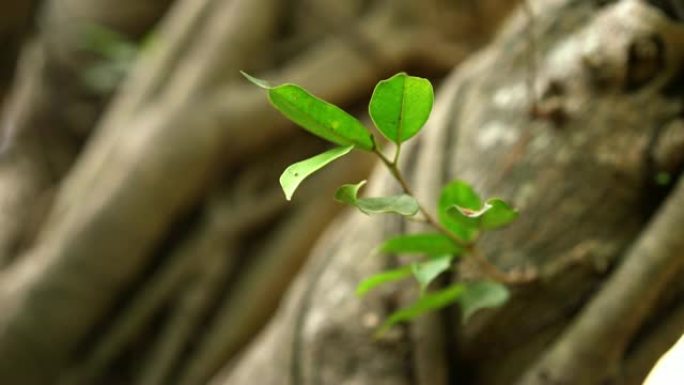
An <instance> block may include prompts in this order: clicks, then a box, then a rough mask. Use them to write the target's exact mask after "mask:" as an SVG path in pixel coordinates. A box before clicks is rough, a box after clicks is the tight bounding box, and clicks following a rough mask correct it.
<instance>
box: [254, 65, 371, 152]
mask: <svg viewBox="0 0 684 385" xmlns="http://www.w3.org/2000/svg"><path fill="white" fill-rule="evenodd" d="M243 75H244V76H245V77H246V78H247V79H248V80H249V81H251V82H252V83H254V84H256V85H257V86H259V87H261V88H264V89H266V90H267V91H268V98H269V100H270V101H271V104H273V106H274V107H275V108H276V109H277V110H278V111H280V112H281V113H282V114H283V115H285V117H287V118H288V119H290V120H291V121H293V122H295V123H296V124H298V125H299V126H301V127H302V128H304V129H305V130H307V131H309V132H310V133H312V134H314V135H316V136H318V137H320V138H323V139H325V140H328V141H330V142H333V143H336V144H338V145H340V146H349V145H354V146H356V147H358V148H360V149H362V150H366V151H372V150H373V148H374V146H375V145H374V142H373V138H372V136H371V134H370V132H368V130H367V129H366V127H364V125H363V124H362V123H361V122H359V120H358V119H356V118H355V117H353V116H351V115H349V114H348V113H346V112H345V111H343V110H342V109H340V108H339V107H337V106H335V105H333V104H330V103H328V102H326V101H324V100H322V99H319V98H317V97H315V96H313V95H311V94H310V93H309V92H307V91H306V90H304V89H303V88H301V87H299V86H297V85H295V84H282V85H279V86H275V87H273V86H271V85H270V84H269V83H268V82H266V81H263V80H261V79H257V78H255V77H253V76H250V75H247V74H246V73H244V72H243Z"/></svg>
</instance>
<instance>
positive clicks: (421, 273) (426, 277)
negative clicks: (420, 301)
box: [411, 255, 454, 293]
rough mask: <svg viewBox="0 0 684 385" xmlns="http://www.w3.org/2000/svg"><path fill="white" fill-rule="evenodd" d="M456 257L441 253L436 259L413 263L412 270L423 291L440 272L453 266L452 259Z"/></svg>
mask: <svg viewBox="0 0 684 385" xmlns="http://www.w3.org/2000/svg"><path fill="white" fill-rule="evenodd" d="M452 259H454V257H453V256H452V255H441V256H439V257H436V258H434V259H430V260H427V261H425V262H416V263H412V264H411V271H412V272H413V276H414V277H416V280H417V281H418V284H419V285H420V291H421V293H424V292H425V289H427V287H428V286H429V285H430V283H432V281H434V280H435V278H437V277H438V276H439V275H440V274H442V273H443V272H445V271H447V270H449V267H451V260H452Z"/></svg>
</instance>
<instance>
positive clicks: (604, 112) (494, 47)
mask: <svg viewBox="0 0 684 385" xmlns="http://www.w3.org/2000/svg"><path fill="white" fill-rule="evenodd" d="M533 8H534V9H535V10H536V12H535V13H536V17H535V26H536V27H535V28H536V31H535V35H536V36H537V41H538V43H537V49H538V50H537V52H536V53H535V54H536V55H537V57H538V58H539V59H538V60H539V62H538V64H537V66H536V67H537V72H536V73H535V74H534V75H535V78H536V81H535V83H536V89H535V92H536V96H531V95H528V92H527V91H528V89H527V88H526V84H528V82H527V80H526V77H527V76H528V75H529V70H528V69H529V66H530V60H531V57H532V54H531V53H530V52H529V50H528V47H529V46H528V45H527V43H526V42H527V40H526V39H525V36H526V34H527V33H528V32H527V31H526V28H525V25H526V18H525V16H524V15H522V14H520V15H518V16H517V17H516V18H515V19H514V20H513V21H512V22H511V23H510V24H509V25H508V27H507V28H506V29H505V31H504V32H503V33H502V35H501V36H500V37H499V38H498V40H497V41H495V42H494V43H493V44H491V45H490V47H488V49H486V50H485V51H484V52H482V53H480V54H478V55H477V56H476V57H475V58H473V59H471V60H469V61H468V62H467V63H466V64H464V65H462V66H461V67H460V68H458V69H457V70H456V72H455V74H454V75H453V76H452V77H451V78H450V79H449V80H448V81H446V82H445V83H444V85H443V87H442V90H441V91H440V95H441V96H440V101H439V103H438V104H437V107H436V110H437V112H438V116H437V117H434V118H433V119H432V120H431V121H430V122H429V123H428V127H426V128H425V130H424V133H423V134H422V136H421V139H420V142H419V143H418V144H417V145H416V147H414V148H413V152H412V153H411V154H410V155H408V158H409V159H408V161H407V166H408V168H409V175H411V178H410V179H411V181H412V183H413V184H414V185H415V186H418V187H419V188H420V189H421V193H420V194H419V195H420V197H421V198H422V199H425V200H426V201H428V202H430V201H433V200H434V198H433V197H434V196H435V195H436V194H437V192H438V186H439V185H440V184H443V183H445V182H447V181H449V180H451V179H452V178H456V177H458V178H461V179H465V180H467V181H469V182H471V183H473V184H474V185H475V187H476V189H477V190H478V191H479V192H481V193H482V195H483V196H485V197H489V196H501V197H504V198H506V199H509V200H511V201H512V202H514V204H515V205H517V206H518V207H519V208H520V210H521V212H522V213H523V214H522V216H521V218H520V220H519V221H517V222H516V224H515V225H514V226H511V227H510V228H509V229H507V230H504V231H501V232H497V233H495V234H491V235H490V236H487V237H486V239H484V240H483V241H482V247H483V249H484V250H485V254H486V255H487V256H488V257H489V258H490V260H491V261H493V262H494V263H496V264H497V265H499V266H500V267H501V268H502V269H509V268H514V267H520V266H524V265H527V264H532V265H534V266H535V267H536V268H538V269H539V270H540V272H541V275H542V279H541V280H540V281H539V282H536V283H534V284H531V285H529V286H525V287H520V288H518V289H516V290H515V291H514V297H513V298H512V300H510V301H509V303H508V304H507V305H506V306H504V307H503V308H500V309H497V310H494V311H488V312H483V313H481V314H479V315H477V316H476V317H475V318H474V319H472V320H471V321H470V322H468V323H467V324H466V325H461V324H460V323H459V322H458V321H457V320H458V316H457V314H449V313H448V312H447V314H443V315H442V316H441V317H440V318H438V319H437V320H435V319H426V320H422V321H419V322H417V323H415V324H412V325H409V326H407V327H406V328H399V329H397V330H395V334H393V335H391V336H390V337H388V338H384V339H381V340H374V339H373V338H371V336H372V331H373V326H375V324H376V323H377V320H378V319H381V318H382V317H383V316H385V315H386V314H387V312H388V310H391V309H392V308H394V307H395V306H396V305H397V298H403V297H405V296H407V295H410V294H406V293H405V291H403V290H402V291H399V292H384V293H380V294H376V295H374V296H370V297H369V298H368V299H365V300H363V301H360V300H359V299H358V298H356V297H355V295H354V287H355V285H356V283H357V282H358V281H359V280H360V279H361V278H362V277H364V276H368V275H371V274H372V273H374V272H376V271H377V270H378V269H379V268H381V267H383V265H385V264H386V262H383V261H381V260H378V259H373V258H367V257H365V256H367V255H368V254H369V252H370V251H371V249H372V248H373V247H374V246H375V245H376V243H377V242H378V241H379V240H380V239H382V238H383V236H387V235H388V234H389V233H390V232H388V229H391V230H396V229H397V227H398V225H397V224H396V223H394V225H391V224H390V225H384V226H383V225H382V223H381V222H379V220H377V219H368V218H366V217H363V216H360V215H357V216H350V217H348V218H346V219H345V220H344V221H343V222H340V223H337V224H336V225H335V226H334V227H333V228H332V229H331V231H330V233H329V235H328V236H326V237H324V238H323V239H322V240H321V242H320V244H319V246H318V249H317V251H316V252H315V253H314V259H313V262H312V263H311V265H310V266H308V267H307V269H306V271H305V272H304V273H303V274H302V276H301V277H300V278H299V279H298V281H297V283H296V285H295V286H294V287H293V289H292V290H291V291H290V293H289V295H288V297H287V301H286V303H285V305H284V306H283V307H282V309H281V311H280V312H279V315H278V316H277V317H276V318H275V319H274V321H273V322H272V323H271V325H270V327H269V328H268V329H267V331H266V332H264V333H263V334H262V336H261V337H260V338H259V339H258V340H257V341H256V342H255V343H254V344H253V345H252V347H251V348H250V349H249V350H248V352H247V353H246V354H245V355H244V356H242V358H241V359H240V360H239V361H238V362H237V363H236V364H235V366H234V367H233V368H232V370H230V371H229V372H228V373H227V374H226V375H225V377H223V378H221V379H219V380H217V382H216V383H217V384H219V383H220V384H230V385H238V384H244V383H248V382H249V381H250V379H256V378H259V379H260V380H263V382H264V383H268V384H296V385H302V384H342V383H344V384H370V383H373V384H415V383H419V384H425V385H427V384H447V383H462V381H467V383H472V384H487V385H489V384H492V385H493V384H501V385H504V384H512V383H515V382H516V380H517V379H519V378H520V377H521V376H523V375H524V374H525V373H526V372H527V374H525V377H523V378H522V379H521V380H520V381H521V382H520V384H554V385H556V384H573V385H574V384H582V385H583V384H587V385H589V384H603V383H605V381H608V380H609V379H613V380H617V381H618V382H617V383H621V381H624V382H628V383H637V382H638V379H636V378H625V377H624V376H625V375H629V374H630V371H629V370H625V371H624V372H621V364H622V361H623V360H624V359H625V358H626V357H627V356H629V354H630V353H629V351H628V349H629V347H630V346H631V345H632V344H633V343H634V341H636V340H637V339H636V336H635V334H636V332H637V330H638V329H639V328H642V327H643V328H646V329H645V330H649V329H652V330H655V329H657V328H658V324H657V321H656V320H654V319H651V321H650V322H646V317H645V315H646V314H647V313H648V312H646V311H645V309H651V307H652V306H661V307H662V308H663V309H667V308H668V307H670V306H673V305H674V304H677V303H681V300H682V295H681V291H678V290H677V289H676V287H672V285H671V284H672V283H674V282H675V281H676V280H675V277H681V276H682V275H681V274H682V271H681V261H682V259H683V258H682V256H681V254H679V253H680V250H681V247H679V246H677V245H676V244H675V243H677V242H678V241H677V242H674V243H671V242H670V241H669V240H668V239H670V238H669V237H673V238H672V239H674V238H677V239H680V238H681V237H680V236H679V235H678V234H677V233H676V231H677V230H676V229H675V227H674V226H675V225H674V223H681V219H679V218H678V217H677V215H679V214H677V213H676V212H674V213H672V211H673V210H676V209H678V207H679V206H680V205H679V206H678V204H677V202H678V200H679V199H681V198H680V195H681V192H680V191H677V190H675V191H674V192H673V193H672V194H673V197H672V202H670V203H668V204H667V205H662V206H661V205H660V203H661V202H662V197H663V196H664V194H665V192H666V191H667V188H666V187H657V186H656V185H655V182H654V178H655V176H656V174H657V173H658V172H659V171H665V170H666V171H668V172H671V173H673V174H676V173H677V172H678V170H679V168H680V166H681V163H680V162H679V160H681V159H679V160H674V161H673V156H674V158H677V156H676V153H677V152H680V151H681V149H682V144H684V143H682V142H681V141H672V140H669V141H668V145H669V146H672V147H671V148H676V149H677V150H676V151H673V152H671V153H670V154H671V155H668V156H658V155H657V153H658V151H660V150H659V148H660V146H659V145H658V143H662V141H661V139H662V138H661V135H663V134H664V133H665V132H667V131H672V130H680V129H681V123H679V122H680V120H679V119H680V118H679V116H680V114H681V91H682V90H681V89H680V88H679V85H678V80H679V75H680V71H681V64H682V58H683V56H682V54H683V52H682V51H681V42H682V38H684V28H682V26H681V25H680V24H678V23H677V22H675V21H673V20H671V19H668V18H667V17H666V16H665V15H664V14H663V13H661V12H660V11H659V10H658V9H656V8H652V7H649V6H648V5H646V4H644V3H641V2H638V1H621V2H617V3H615V4H607V5H606V4H598V3H595V2H591V1H571V0H566V1H547V2H543V5H542V2H539V3H534V4H533ZM531 101H532V102H533V103H530V102H531ZM674 127H678V128H676V129H675V128H674ZM674 137H676V136H674V135H672V136H670V138H674ZM664 159H668V161H663V160H664ZM373 185H374V186H375V188H374V189H373V191H372V193H387V192H388V191H391V190H392V188H393V187H392V182H391V180H390V178H389V177H388V176H386V175H382V172H381V171H378V172H377V173H376V174H375V179H374V184H373ZM656 210H658V216H657V219H656V220H654V221H653V223H651V224H649V222H648V219H649V218H650V217H651V216H652V214H653V212H654V211H656ZM666 218H667V219H666ZM640 233H641V234H643V235H640ZM667 234H670V235H667ZM652 236H653V237H654V239H651V238H650V237H652ZM637 239H639V241H638V242H637V243H636V244H635V243H634V242H635V240H637ZM648 245H651V246H648ZM653 245H658V246H657V247H653ZM628 250H629V252H627V253H625V252H626V251H628ZM622 255H626V258H625V260H624V262H623V265H622V266H621V267H620V266H619V265H620V262H619V260H620V256H622ZM635 261H636V264H635ZM639 261H641V262H639ZM659 261H660V262H659ZM639 263H640V264H641V265H642V266H641V267H639ZM616 266H618V267H616ZM638 271H641V272H642V273H637V272H638ZM634 274H637V276H639V277H640V278H639V279H636V280H634V279H629V278H627V277H628V276H634ZM639 274H643V276H641V275H639ZM455 278H456V277H455ZM654 281H655V282H657V283H658V284H657V285H656V284H655V282H654ZM629 285H631V289H629V287H630V286H629ZM668 285H669V288H670V289H674V290H673V291H672V294H670V295H669V297H666V298H669V300H667V301H665V300H661V301H658V300H657V299H656V298H658V297H660V296H663V293H664V292H665V290H666V287H668ZM615 292H617V293H621V294H622V295H625V296H627V295H628V293H634V294H633V295H634V298H631V299H628V297H617V298H619V299H617V300H614V301H616V302H617V303H611V301H610V300H609V298H616V297H612V296H614V295H615ZM596 293H599V294H598V296H597V297H596V300H592V301H590V303H591V305H589V306H588V307H587V308H586V309H584V310H583V311H581V312H579V310H580V309H582V308H583V306H584V304H585V303H586V302H587V301H588V300H589V298H590V297H591V296H592V294H596ZM611 293H612V294H611ZM638 293H641V294H644V296H643V297H641V296H639V294H638ZM599 298H606V300H602V299H599ZM399 302H401V301H399ZM607 304H611V306H608V305H607ZM674 319H675V320H676V319H678V318H676V317H675V318H674ZM673 322H677V321H673ZM678 322H681V320H679V321H678ZM615 323H619V324H620V325H621V326H620V327H617V325H615ZM425 324H427V325H431V327H430V328H426V327H425V326H424V325H425ZM623 324H624V325H623ZM614 326H615V327H614ZM682 326H683V325H682V324H681V323H678V330H680V331H681V330H682ZM675 329H677V327H675ZM578 330H583V332H582V331H578ZM645 330H643V331H642V333H647V332H646V331H645ZM426 333H427V334H426ZM578 333H581V334H584V335H585V336H584V337H578V336H577V334H578ZM664 334H666V335H663V336H662V338H664V340H665V341H667V342H666V344H667V343H672V342H673V341H674V339H675V338H676V337H675V336H676V333H672V334H667V333H664ZM673 334H674V336H673ZM587 336H593V337H589V338H590V339H589V340H587V339H586V338H587ZM583 338H584V339H583ZM591 338H594V339H593V340H592V339H591ZM444 339H446V341H447V343H446V346H445V347H444V350H443V351H441V352H438V354H435V349H434V346H435V345H432V346H433V349H432V350H430V349H429V348H428V349H425V347H424V346H425V341H426V340H428V341H434V340H436V341H441V340H444ZM437 346H439V345H437ZM426 351H428V352H431V353H432V354H433V355H435V357H431V358H430V359H425V357H424V356H422V355H424V354H425V352H426ZM588 352H591V355H587V353H588ZM371 357H372V359H371ZM542 357H546V360H544V359H542V360H541V361H538V360H539V359H540V358H542ZM578 363H581V364H578ZM576 364H577V365H576ZM443 365H447V367H443ZM444 373H446V374H444ZM631 374H632V375H635V376H642V375H643V373H638V371H635V372H632V373H631ZM450 381H451V382H450Z"/></svg>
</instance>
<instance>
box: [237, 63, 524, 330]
mask: <svg viewBox="0 0 684 385" xmlns="http://www.w3.org/2000/svg"><path fill="white" fill-rule="evenodd" d="M243 75H244V76H245V77H246V78H247V79H248V80H250V81H251V82H252V83H254V84H256V85H257V86H259V87H261V88H263V89H265V90H266V91H267V92H268V98H269V99H270V101H271V103H272V104H273V106H274V107H275V108H276V109H277V110H279V111H280V112H281V113H282V114H283V115H285V116H286V117H287V118H288V119H290V120H291V121H293V122H295V123H296V124H298V125H299V126H301V127H302V128H304V129H305V130H307V131H309V132H310V133H312V134H314V135H316V136H318V137H320V138H322V139H325V140H327V141H329V142H332V143H334V144H335V145H336V147H334V148H332V149H330V150H328V151H326V152H324V153H322V154H319V155H316V156H314V157H312V158H309V159H306V160H303V161H301V162H298V163H295V164H293V165H291V166H289V167H288V168H287V169H286V170H285V172H283V174H282V176H281V177H280V184H281V186H282V189H283V192H284V193H285V197H286V198H287V199H288V200H290V199H291V198H292V195H293V194H294V192H295V190H296V189H297V187H298V186H299V184H300V183H301V182H302V181H303V180H304V179H306V178H307V177H308V176H309V175H311V174H313V173H315V172H316V171H318V170H320V169H322V168H323V167H325V166H326V165H328V164H330V163H331V162H333V161H334V160H336V159H339V158H341V157H343V156H345V155H347V154H349V153H350V152H351V151H352V150H361V151H368V152H372V153H374V154H375V155H377V157H378V158H379V159H380V161H381V162H382V164H384V165H385V166H386V167H387V169H388V170H389V172H390V173H391V174H392V176H393V177H394V178H395V179H396V180H397V182H398V183H399V185H400V186H401V188H402V190H403V194H400V195H394V196H386V197H365V198H360V197H359V190H360V189H361V188H362V187H363V185H364V184H365V183H366V181H361V182H359V183H357V184H347V185H343V186H341V187H340V188H339V189H338V190H337V192H336V194H335V199H336V200H338V201H339V202H342V203H346V204H349V205H351V206H354V207H356V208H357V209H359V210H360V211H362V212H363V213H365V214H369V215H372V214H383V213H392V214H398V215H402V216H405V217H408V218H410V219H413V220H419V221H423V222H425V223H426V224H427V225H429V226H430V227H431V228H432V231H431V232H426V233H417V234H404V235H398V236H396V237H394V238H391V239H389V240H387V241H385V242H384V243H383V244H382V245H380V246H379V248H378V250H379V252H381V253H384V254H395V255H399V254H407V255H421V256H422V259H420V260H416V261H414V262H412V263H410V264H409V265H407V266H402V267H399V268H396V269H392V270H388V271H384V272H381V273H379V274H376V275H373V276H371V277H369V278H367V279H365V280H363V281H362V282H361V283H360V284H359V285H358V287H357V294H358V295H360V296H363V295H365V294H366V293H368V292H369V291H371V290H373V289H375V288H376V287H378V286H380V285H382V284H387V283H390V282H396V281H399V280H403V279H406V278H410V277H414V278H415V280H416V281H417V282H418V285H419V288H420V296H419V297H418V299H417V300H416V301H415V302H414V303H413V304H411V305H409V306H407V307H405V308H402V309H399V310H397V311H395V312H394V313H392V314H390V315H389V317H388V318H387V319H386V320H385V321H384V323H383V324H382V325H381V327H380V329H379V332H380V333H382V332H384V331H385V330H387V329H388V328H390V327H392V326H393V325H395V324H397V323H399V322H405V321H410V320H412V319H414V318H416V317H418V316H420V315H421V314H424V313H426V312H428V311H432V310H437V309H441V308H444V307H446V306H449V305H451V304H454V303H458V304H459V305H460V306H461V313H462V315H463V321H464V322H465V321H466V320H467V319H468V318H469V317H470V316H471V315H472V314H473V313H475V312H476V311H477V310H479V309H483V308H489V307H497V306H500V305H502V304H503V303H504V302H505V301H506V300H507V299H508V296H509V294H508V290H507V287H506V286H505V285H504V283H505V282H508V281H509V276H508V275H507V274H505V273H503V272H501V271H499V270H498V269H497V268H496V267H494V266H493V265H491V264H490V263H489V262H487V260H486V259H485V258H484V257H483V256H482V255H481V254H480V253H479V251H478V250H477V247H476V243H477V241H478V239H479V237H480V235H481V234H482V233H483V232H484V231H489V230H495V229H498V228H501V227H504V226H506V225H508V224H510V223H511V222H512V221H514V220H515V219H516V218H517V217H518V213H517V211H516V210H514V209H513V208H511V206H509V205H508V204H507V203H506V202H504V201H502V200H500V199H496V198H495V199H489V200H487V201H484V202H483V201H482V199H481V198H480V197H479V196H478V194H477V193H476V192H475V191H474V190H473V188H472V187H471V186H470V185H469V184H468V183H466V182H464V181H461V180H456V181H453V182H451V183H449V184H447V185H446V186H444V187H443V188H442V191H441V194H440V197H439V201H438V204H437V217H436V218H435V217H433V216H432V214H430V212H429V211H428V210H426V209H425V208H424V206H423V205H421V204H420V203H419V202H418V201H417V200H416V198H415V196H414V194H413V193H412V190H411V188H410V186H409V185H408V183H407V182H406V180H405V178H404V176H403V175H402V173H401V171H400V170H399V168H398V163H399V157H400V154H401V146H402V144H403V143H404V142H406V141H407V140H409V139H411V138H412V137H414V136H415V135H416V134H418V132H419V131H420V130H421V129H422V128H423V126H424V125H425V123H426V122H427V120H428V117H429V116H430V113H431V111H432V105H433V100H434V94H433V90H432V85H431V84H430V82H429V81H428V80H427V79H423V78H419V77H414V76H409V75H406V74H405V73H399V74H397V75H394V76H392V77H391V78H389V79H386V80H383V81H381V82H379V83H378V84H377V86H376V87H375V90H374V92H373V96H372V97H371V101H370V105H369V112H370V116H371V119H372V120H373V123H374V125H375V127H376V128H377V129H378V131H380V133H382V135H384V136H385V137H386V138H387V139H388V140H389V141H390V142H392V143H394V145H395V148H396V149H395V152H394V156H393V157H392V158H391V159H390V158H389V157H387V156H386V155H385V154H384V152H383V151H382V149H381V148H380V144H379V143H378V142H377V141H376V140H375V138H374V137H373V135H372V134H371V133H370V131H369V130H368V129H367V128H366V127H365V126H364V125H363V124H362V123H361V122H360V121H359V120H357V119H356V118H355V117H353V116H352V115H350V114H348V113H346V112H345V111H343V110H342V109H340V108H338V107H336V106H334V105H332V104H330V103H328V102H326V101H324V100H321V99H319V98H317V97H315V96H313V95H311V94H310V93H309V92H307V91H306V90H304V89H302V88H301V87H299V86H297V85H295V84H282V85H279V86H272V85H270V84H269V83H268V82H266V81H264V80H261V79H257V78H254V77H252V76H250V75H248V74H246V73H244V72H243ZM464 258H472V259H473V260H474V261H475V262H477V265H478V266H480V267H481V270H482V272H483V273H484V274H483V275H484V277H483V279H482V280H480V281H473V282H456V283H453V284H451V285H449V286H447V287H441V288H434V289H431V283H433V282H434V281H435V279H436V278H437V277H438V276H439V275H441V274H442V273H445V272H447V271H449V270H451V269H452V268H454V266H455V264H457V263H459V261H461V260H463V259H464Z"/></svg>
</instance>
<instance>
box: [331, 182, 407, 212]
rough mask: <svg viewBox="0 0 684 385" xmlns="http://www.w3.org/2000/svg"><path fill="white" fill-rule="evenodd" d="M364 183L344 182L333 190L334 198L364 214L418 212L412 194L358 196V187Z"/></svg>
mask: <svg viewBox="0 0 684 385" xmlns="http://www.w3.org/2000/svg"><path fill="white" fill-rule="evenodd" d="M364 184H365V181H362V182H360V183H357V184H345V185H343V186H341V187H340V188H338V189H337V192H335V199H336V200H337V201H339V202H342V203H346V204H349V205H352V206H355V207H357V208H358V209H359V210H361V211H362V212H364V213H366V214H382V213H395V214H399V215H404V216H413V215H416V213H418V209H419V207H418V202H417V201H416V200H415V198H413V197H412V196H409V195H406V194H402V195H393V196H388V197H374V198H358V193H359V189H360V188H361V186H363V185H364Z"/></svg>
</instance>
